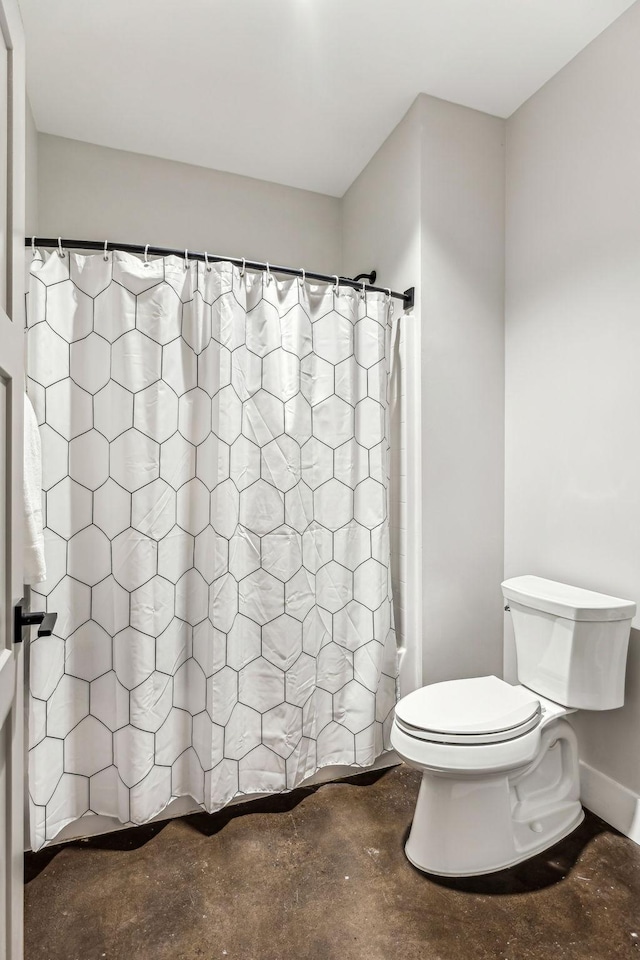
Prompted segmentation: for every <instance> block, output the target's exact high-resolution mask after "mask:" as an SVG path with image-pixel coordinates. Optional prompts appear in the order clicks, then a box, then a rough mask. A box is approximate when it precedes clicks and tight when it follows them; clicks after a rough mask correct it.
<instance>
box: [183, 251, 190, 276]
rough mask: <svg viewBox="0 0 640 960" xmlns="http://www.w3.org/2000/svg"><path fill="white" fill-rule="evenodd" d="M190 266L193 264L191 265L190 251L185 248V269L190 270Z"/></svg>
mask: <svg viewBox="0 0 640 960" xmlns="http://www.w3.org/2000/svg"><path fill="white" fill-rule="evenodd" d="M190 266H191V264H190V263H189V251H188V250H187V248H186V247H185V248H184V268H185V270H188V269H189V267H190Z"/></svg>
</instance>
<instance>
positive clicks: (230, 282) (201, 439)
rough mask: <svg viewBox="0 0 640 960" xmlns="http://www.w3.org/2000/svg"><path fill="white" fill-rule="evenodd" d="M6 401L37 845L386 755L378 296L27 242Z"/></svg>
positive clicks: (383, 428)
mask: <svg viewBox="0 0 640 960" xmlns="http://www.w3.org/2000/svg"><path fill="white" fill-rule="evenodd" d="M27 323H28V330H27V355H28V390H29V395H30V397H31V400H32V402H33V404H34V407H35V409H36V411H37V414H38V420H39V424H40V430H41V437H42V448H43V472H44V478H43V486H44V491H45V492H44V515H45V518H46V520H45V523H46V529H45V539H46V559H47V571H48V578H47V581H46V582H45V583H43V584H40V585H39V586H37V587H36V588H35V589H34V594H35V596H34V598H33V605H34V606H38V607H41V608H44V609H47V610H55V611H57V613H58V621H57V626H56V630H55V635H54V636H53V637H51V638H42V639H37V640H35V641H34V642H32V644H31V645H30V664H29V687H30V696H29V742H30V756H29V794H30V810H31V843H32V847H33V849H38V848H39V847H41V846H42V845H44V844H45V843H48V842H50V841H52V840H53V839H54V838H55V837H56V835H57V834H58V832H59V831H60V830H61V829H62V827H64V826H65V825H66V824H67V823H69V822H70V821H73V820H76V819H78V818H80V817H84V816H91V815H94V814H104V815H107V816H110V817H115V818H117V819H118V820H120V821H121V822H122V823H130V822H133V823H143V822H145V821H148V820H149V819H151V818H152V817H154V816H155V815H157V814H158V813H159V812H161V811H162V810H163V809H164V808H165V807H166V806H167V804H168V803H169V802H170V801H171V800H172V799H174V798H176V797H182V796H189V797H192V798H193V799H194V800H195V801H196V802H197V803H198V804H200V805H201V806H202V807H203V808H204V809H205V810H208V811H214V810H217V809H219V808H220V807H222V806H223V805H224V804H226V803H227V802H228V801H229V800H231V799H232V798H234V797H237V796H245V795H247V796H248V795H250V794H254V793H266V792H274V791H282V790H289V789H291V788H293V787H295V786H296V785H297V784H299V783H300V781H301V780H303V779H304V778H305V777H308V776H309V775H310V774H312V773H313V772H314V771H316V770H317V769H319V768H320V767H323V766H325V765H328V764H350V765H356V766H363V767H365V766H368V765H370V764H371V763H372V762H373V761H374V760H375V758H376V756H378V755H379V754H380V753H381V752H382V751H383V750H384V749H388V748H389V739H388V734H389V725H390V719H391V714H392V709H393V706H394V703H395V700H396V694H397V690H396V686H397V679H396V678H397V672H398V671H397V654H396V644H395V637H394V631H393V618H392V608H391V594H390V586H389V584H390V575H389V531H388V520H387V487H388V482H387V481H388V447H389V441H388V430H387V423H388V417H387V384H388V358H389V342H390V331H391V320H390V307H389V302H388V300H387V298H386V297H385V295H384V294H377V293H368V294H367V295H366V297H364V296H363V295H362V294H361V292H360V291H354V290H353V289H350V288H347V287H344V286H343V287H341V288H339V289H336V288H335V286H332V285H329V284H317V285H314V284H310V283H307V282H301V281H300V280H299V279H297V278H293V279H290V280H286V281H283V280H281V279H276V278H275V277H274V276H272V275H269V274H263V273H259V272H251V271H249V270H247V271H242V270H239V269H238V268H236V267H234V266H232V265H231V264H230V263H217V264H209V265H205V264H203V263H200V262H194V261H191V262H189V261H186V262H185V261H183V260H181V259H180V258H176V257H167V258H165V259H157V260H153V261H149V262H144V261H143V260H141V259H138V258H137V257H135V256H131V255H127V254H125V253H121V252H114V253H109V254H108V255H106V256H103V255H102V254H98V255H92V256H80V255H76V254H72V253H70V252H68V251H64V254H63V255H61V254H60V253H59V252H58V251H54V252H53V253H50V254H47V253H44V254H42V253H39V252H36V254H35V256H34V259H33V262H32V264H31V277H30V292H29V305H28V321H27Z"/></svg>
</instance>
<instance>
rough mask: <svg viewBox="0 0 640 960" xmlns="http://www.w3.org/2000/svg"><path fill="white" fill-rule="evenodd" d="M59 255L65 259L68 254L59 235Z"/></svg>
mask: <svg viewBox="0 0 640 960" xmlns="http://www.w3.org/2000/svg"><path fill="white" fill-rule="evenodd" d="M58 256H59V257H62V259H64V257H65V256H66V254H65V252H64V250H63V249H62V237H58Z"/></svg>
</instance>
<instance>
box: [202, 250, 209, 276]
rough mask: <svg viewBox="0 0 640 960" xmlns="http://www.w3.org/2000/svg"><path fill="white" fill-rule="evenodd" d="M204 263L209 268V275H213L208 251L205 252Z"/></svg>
mask: <svg viewBox="0 0 640 960" xmlns="http://www.w3.org/2000/svg"><path fill="white" fill-rule="evenodd" d="M204 263H205V266H206V268H207V273H211V267H210V266H209V254H208V253H207V251H206V250H205V252H204Z"/></svg>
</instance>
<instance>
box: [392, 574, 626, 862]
mask: <svg viewBox="0 0 640 960" xmlns="http://www.w3.org/2000/svg"><path fill="white" fill-rule="evenodd" d="M502 587H503V594H504V596H505V598H507V599H508V600H509V601H510V603H511V609H512V612H513V609H514V607H516V609H517V615H514V632H515V638H516V647H517V650H518V656H519V671H518V674H519V679H521V680H525V679H526V680H527V681H528V682H526V683H525V682H522V683H520V684H509V683H506V682H505V681H503V680H500V679H499V678H497V677H494V676H490V677H474V678H470V679H464V680H449V681H444V682H441V683H435V684H431V685H429V686H427V687H422V688H421V689H419V690H415V691H413V692H412V693H410V694H408V695H407V696H406V697H403V698H402V699H401V700H400V701H399V702H398V704H397V705H396V710H395V718H394V722H393V725H392V730H391V742H392V745H393V748H394V749H395V751H396V752H397V753H398V754H399V756H400V757H401V758H402V759H403V760H405V761H406V762H407V763H409V764H410V765H412V766H414V767H416V768H418V769H419V770H421V771H422V781H421V785H420V791H419V794H418V800H417V804H416V810H415V814H414V818H413V823H412V826H411V831H410V834H409V838H408V840H407V842H406V845H405V852H406V854H407V858H408V859H409V860H410V861H411V863H412V864H413V865H414V866H416V867H417V868H418V869H420V870H424V871H427V872H429V873H434V874H438V875H441V876H449V877H456V876H473V875H477V874H483V873H491V872H493V871H496V870H501V869H504V868H506V867H510V866H514V865H515V864H517V863H520V862H521V861H523V860H527V859H528V858H529V857H532V856H534V855H535V854H536V853H539V852H541V851H542V850H545V849H547V848H548V847H550V846H552V845H553V844H554V843H556V842H557V841H558V840H560V839H562V838H563V837H565V836H566V835H567V834H568V833H570V832H571V831H572V830H574V829H575V828H576V827H577V826H578V825H579V824H580V823H581V821H582V819H583V816H584V814H583V811H582V807H581V804H580V779H579V766H578V745H577V739H576V735H575V732H574V730H573V728H572V727H571V725H570V723H569V721H568V720H567V719H566V718H567V717H568V716H569V715H570V714H571V713H574V712H575V711H576V710H577V709H579V708H580V707H585V706H588V709H612V708H614V707H615V706H621V705H622V702H623V693H622V690H623V680H624V670H625V665H626V649H627V644H628V639H629V629H630V626H631V619H632V617H633V615H634V614H635V604H634V603H632V602H631V601H626V600H619V599H618V598H615V597H609V596H606V595H603V594H597V593H593V592H592V591H586V590H582V589H581V588H576V587H568V586H565V585H564V584H558V583H556V582H555V581H549V580H544V579H542V578H538V577H517V578H514V579H513V580H510V581H505V583H504V584H503V585H502ZM596 666H597V669H595V668H596ZM523 674H525V676H523ZM621 674H622V676H621ZM550 692H553V693H554V694H555V695H556V696H557V695H558V693H560V694H561V696H562V702H559V700H557V699H553V698H552V697H551V696H549V693H550Z"/></svg>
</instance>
